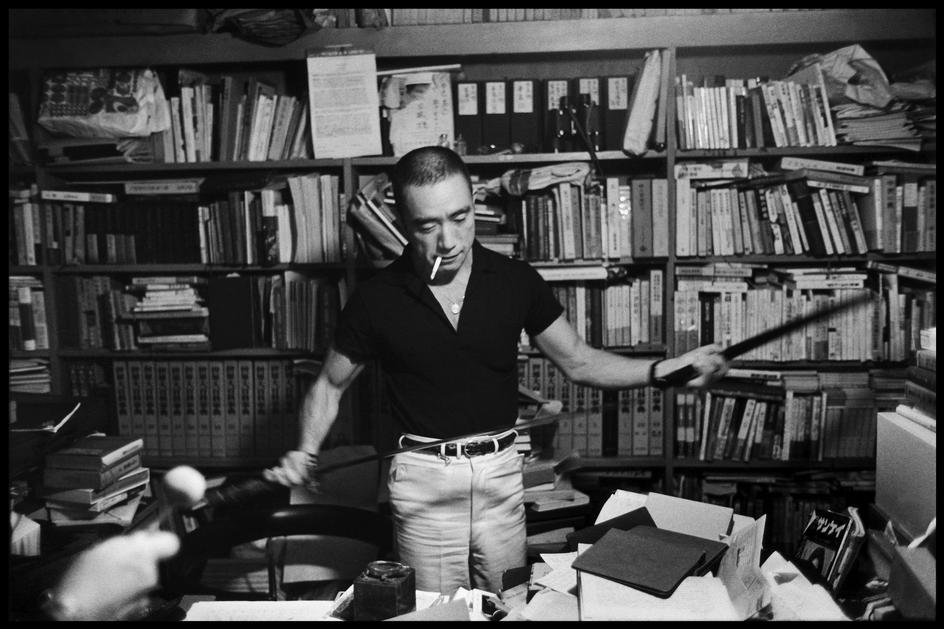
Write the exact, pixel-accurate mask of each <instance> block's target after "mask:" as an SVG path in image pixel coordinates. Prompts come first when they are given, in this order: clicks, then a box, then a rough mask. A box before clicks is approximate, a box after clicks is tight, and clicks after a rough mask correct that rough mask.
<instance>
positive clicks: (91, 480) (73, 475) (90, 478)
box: [43, 452, 141, 489]
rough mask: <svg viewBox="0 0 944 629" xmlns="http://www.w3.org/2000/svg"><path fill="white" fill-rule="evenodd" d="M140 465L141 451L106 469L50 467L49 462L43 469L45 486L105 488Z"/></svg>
mask: <svg viewBox="0 0 944 629" xmlns="http://www.w3.org/2000/svg"><path fill="white" fill-rule="evenodd" d="M139 467H141V453H140V452H135V453H134V454H131V455H129V456H127V457H125V458H123V459H121V460H120V461H118V462H117V463H113V464H112V465H111V466H109V467H107V468H105V469H104V470H89V469H72V468H65V467H50V466H49V465H48V464H47V465H46V468H45V469H44V470H43V485H44V486H45V487H63V488H70V487H87V488H89V489H103V488H105V487H107V486H108V485H111V484H112V483H114V482H115V481H116V480H118V479H119V478H120V477H122V476H124V475H125V474H127V473H128V472H131V471H132V470H135V469H137V468H139Z"/></svg>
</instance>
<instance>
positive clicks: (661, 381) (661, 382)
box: [649, 358, 669, 389]
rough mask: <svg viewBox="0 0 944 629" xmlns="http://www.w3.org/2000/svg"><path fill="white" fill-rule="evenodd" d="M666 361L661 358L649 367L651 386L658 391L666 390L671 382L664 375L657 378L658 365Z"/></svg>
mask: <svg viewBox="0 0 944 629" xmlns="http://www.w3.org/2000/svg"><path fill="white" fill-rule="evenodd" d="M664 361H665V359H664V358H660V359H658V360H656V361H653V363H652V364H651V365H649V386H651V387H655V388H657V389H664V388H666V387H667V386H669V382H668V381H667V380H666V379H665V376H664V375H663V376H662V377H656V365H658V364H659V363H661V362H664Z"/></svg>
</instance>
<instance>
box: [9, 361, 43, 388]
mask: <svg viewBox="0 0 944 629" xmlns="http://www.w3.org/2000/svg"><path fill="white" fill-rule="evenodd" d="M51 382H52V376H51V375H50V373H49V361H48V360H47V359H45V358H11V359H10V393H49V392H50V390H51V386H52V385H51Z"/></svg>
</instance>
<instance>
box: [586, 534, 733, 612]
mask: <svg viewBox="0 0 944 629" xmlns="http://www.w3.org/2000/svg"><path fill="white" fill-rule="evenodd" d="M726 548H727V544H725V543H723V542H714V541H711V540H707V539H703V538H700V537H695V536H693V535H686V534H684V533H676V532H675V531H667V530H664V529H658V528H655V527H652V526H645V525H641V526H636V527H633V528H632V529H630V530H628V531H621V530H618V529H611V530H609V531H607V532H606V533H605V534H604V535H603V537H601V538H600V540H599V541H598V542H596V543H595V544H593V545H592V546H591V547H590V548H589V549H587V550H586V551H584V552H583V553H582V554H581V555H579V556H578V557H577V558H576V559H575V560H574V562H573V564H571V566H572V567H573V569H574V570H576V571H577V573H578V583H579V576H580V573H581V572H586V573H589V574H594V575H597V576H600V577H603V578H605V579H610V580H612V581H616V582H617V583H622V584H623V585H628V586H630V587H633V588H636V589H638V590H641V591H643V592H646V593H648V594H652V595H654V596H658V597H659V598H668V597H670V596H671V595H672V593H673V592H675V589H676V588H677V587H678V586H679V584H680V583H681V582H682V580H683V579H684V578H685V577H687V576H690V575H694V574H696V573H697V572H698V571H699V569H700V568H702V567H704V566H707V565H709V564H713V563H715V562H716V561H717V560H718V559H720V557H721V555H722V554H723V553H724V551H725V549H726Z"/></svg>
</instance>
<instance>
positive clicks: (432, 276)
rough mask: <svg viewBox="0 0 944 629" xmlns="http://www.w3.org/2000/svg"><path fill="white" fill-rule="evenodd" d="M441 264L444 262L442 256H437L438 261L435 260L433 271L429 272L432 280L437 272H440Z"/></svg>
mask: <svg viewBox="0 0 944 629" xmlns="http://www.w3.org/2000/svg"><path fill="white" fill-rule="evenodd" d="M440 264H442V256H436V261H435V262H433V272H432V273H430V274H429V279H430V281H433V280H434V279H436V274H437V273H438V272H439V265H440Z"/></svg>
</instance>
